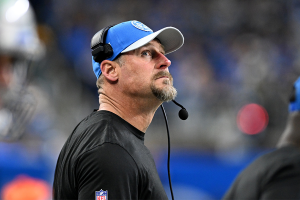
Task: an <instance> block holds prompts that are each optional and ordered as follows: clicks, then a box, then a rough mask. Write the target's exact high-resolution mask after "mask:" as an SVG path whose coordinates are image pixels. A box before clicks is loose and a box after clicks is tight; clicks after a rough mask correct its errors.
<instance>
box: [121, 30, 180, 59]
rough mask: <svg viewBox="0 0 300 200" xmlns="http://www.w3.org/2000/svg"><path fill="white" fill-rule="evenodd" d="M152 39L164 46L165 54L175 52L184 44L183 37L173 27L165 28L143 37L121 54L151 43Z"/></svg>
mask: <svg viewBox="0 0 300 200" xmlns="http://www.w3.org/2000/svg"><path fill="white" fill-rule="evenodd" d="M154 38H157V39H159V40H160V42H161V44H162V45H163V46H164V50H165V54H168V53H171V52H174V51H176V50H177V49H179V48H180V47H181V46H182V45H183V43H184V38H183V35H182V33H181V32H180V31H179V30H178V29H176V28H174V27H166V28H163V29H160V30H158V31H156V32H154V33H152V34H150V35H147V36H146V37H143V38H141V39H139V40H138V41H136V42H134V43H132V44H131V45H129V46H128V47H127V48H126V49H124V50H123V51H122V52H121V53H125V52H128V51H132V50H135V49H137V48H139V47H142V46H144V45H145V44H147V43H149V42H150V41H152V40H153V39H154Z"/></svg>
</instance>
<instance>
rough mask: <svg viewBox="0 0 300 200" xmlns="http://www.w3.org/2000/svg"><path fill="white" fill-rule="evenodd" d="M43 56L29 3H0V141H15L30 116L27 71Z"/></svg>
mask: <svg viewBox="0 0 300 200" xmlns="http://www.w3.org/2000/svg"><path fill="white" fill-rule="evenodd" d="M43 52H44V46H43V45H42V43H41V42H40V40H39V38H38V35H37V29H36V22H35V16H34V12H33V10H32V7H31V6H30V4H29V1H28V0H1V1H0V141H14V140H16V139H18V138H19V137H20V136H21V135H22V133H23V131H24V128H25V126H26V124H27V123H28V121H29V119H30V117H31V115H32V114H33V111H34V107H35V103H36V102H35V101H34V97H33V95H31V94H30V93H29V92H28V91H27V87H26V86H27V71H28V67H29V63H30V62H31V61H32V60H36V59H39V58H41V57H42V55H43Z"/></svg>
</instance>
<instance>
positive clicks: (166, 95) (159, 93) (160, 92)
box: [150, 71, 177, 102]
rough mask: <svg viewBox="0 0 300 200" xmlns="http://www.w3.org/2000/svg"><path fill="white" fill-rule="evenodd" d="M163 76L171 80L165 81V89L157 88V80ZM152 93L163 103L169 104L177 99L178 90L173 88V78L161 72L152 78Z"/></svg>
mask: <svg viewBox="0 0 300 200" xmlns="http://www.w3.org/2000/svg"><path fill="white" fill-rule="evenodd" d="M162 76H167V77H168V78H169V79H165V80H163V84H164V87H163V88H158V87H156V86H155V80H156V79H157V78H160V77H162ZM150 87H151V91H152V93H153V94H154V96H155V97H156V98H158V99H159V100H160V101H162V102H168V101H171V100H173V99H175V97H176V95H177V90H176V89H175V88H174V87H173V77H172V75H171V74H170V73H169V72H166V71H160V72H158V73H157V74H155V75H154V76H153V78H152V83H151V86H150Z"/></svg>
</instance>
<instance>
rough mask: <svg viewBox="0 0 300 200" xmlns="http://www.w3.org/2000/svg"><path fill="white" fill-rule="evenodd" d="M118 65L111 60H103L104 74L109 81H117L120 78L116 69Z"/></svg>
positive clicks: (101, 66)
mask: <svg viewBox="0 0 300 200" xmlns="http://www.w3.org/2000/svg"><path fill="white" fill-rule="evenodd" d="M116 67H117V64H116V63H115V62H113V61H110V60H103V61H102V62H101V65H100V68H101V72H102V74H103V75H104V76H105V77H106V78H107V79H108V80H109V81H112V82H115V81H117V80H118V78H119V74H118V70H116V69H117V68H116Z"/></svg>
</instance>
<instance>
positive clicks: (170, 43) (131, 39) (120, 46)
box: [92, 20, 184, 78]
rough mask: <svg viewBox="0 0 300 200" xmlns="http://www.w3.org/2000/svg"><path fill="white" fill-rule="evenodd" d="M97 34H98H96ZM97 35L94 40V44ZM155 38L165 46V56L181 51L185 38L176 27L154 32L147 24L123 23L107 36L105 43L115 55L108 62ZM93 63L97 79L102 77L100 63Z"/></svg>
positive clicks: (113, 28)
mask: <svg viewBox="0 0 300 200" xmlns="http://www.w3.org/2000/svg"><path fill="white" fill-rule="evenodd" d="M96 34H97V33H96ZM96 34H95V35H94V37H93V38H92V43H93V40H94V39H99V38H95V36H96ZM154 38H157V39H159V40H160V42H161V44H162V45H163V46H164V50H165V54H168V53H171V52H173V51H176V50H177V49H179V48H180V47H181V46H182V45H183V43H184V38H183V35H182V33H181V32H180V31H179V30H178V29H176V28H174V27H165V28H163V29H160V30H158V31H156V32H153V31H152V30H151V29H150V28H149V27H148V26H146V25H145V24H143V23H141V22H139V21H136V20H133V21H127V22H122V23H120V24H117V25H115V26H113V27H111V28H110V29H109V30H108V32H107V35H106V41H105V43H106V44H107V43H109V44H110V45H111V46H112V48H113V55H112V56H111V57H110V58H108V59H107V60H111V61H112V60H114V59H115V58H116V57H117V56H118V55H119V54H120V53H125V52H128V51H132V50H134V49H137V48H139V47H141V46H144V45H145V44H147V43H149V42H150V41H152V40H153V39H154ZM92 62H93V70H94V73H95V75H96V77H97V78H99V76H100V75H101V69H100V63H98V62H95V61H94V59H92Z"/></svg>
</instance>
